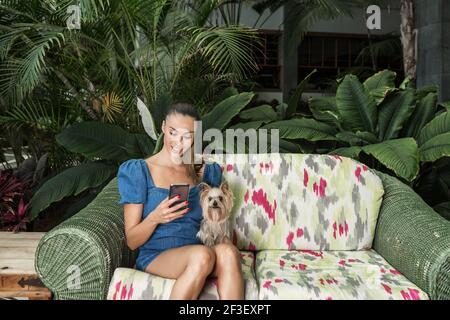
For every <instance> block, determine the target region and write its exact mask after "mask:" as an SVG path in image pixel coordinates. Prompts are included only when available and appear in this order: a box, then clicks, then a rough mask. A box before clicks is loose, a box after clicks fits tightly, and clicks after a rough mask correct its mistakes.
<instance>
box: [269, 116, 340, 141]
mask: <svg viewBox="0 0 450 320" xmlns="http://www.w3.org/2000/svg"><path fill="white" fill-rule="evenodd" d="M262 129H279V130H280V138H283V139H305V140H308V141H327V140H328V141H332V140H337V139H336V137H335V134H336V130H335V129H334V128H333V127H331V126H329V125H327V124H325V123H322V122H319V121H316V120H314V119H306V118H302V119H291V120H284V121H277V122H272V123H270V124H267V125H265V126H263V127H262Z"/></svg>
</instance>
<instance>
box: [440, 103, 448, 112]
mask: <svg viewBox="0 0 450 320" xmlns="http://www.w3.org/2000/svg"><path fill="white" fill-rule="evenodd" d="M440 105H441V106H443V107H444V108H445V109H447V111H450V101H445V102H441V103H440Z"/></svg>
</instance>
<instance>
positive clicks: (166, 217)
mask: <svg viewBox="0 0 450 320" xmlns="http://www.w3.org/2000/svg"><path fill="white" fill-rule="evenodd" d="M179 198H180V197H179V196H177V197H173V198H172V199H169V197H166V198H165V199H164V200H163V201H161V203H160V204H159V205H158V206H157V207H156V208H155V209H154V210H153V211H152V212H151V213H150V214H149V215H148V218H149V219H150V220H151V221H153V222H155V223H157V224H160V223H169V222H171V221H172V220H175V219H178V218H180V217H182V216H184V215H185V214H186V213H187V212H188V211H189V210H190V208H185V209H183V210H180V209H181V208H183V207H185V206H187V204H188V202H187V201H185V202H181V203H179V204H177V205H175V206H173V207H170V208H169V206H170V205H172V204H173V203H174V202H175V201H177V200H178V199H179ZM178 210H180V211H178Z"/></svg>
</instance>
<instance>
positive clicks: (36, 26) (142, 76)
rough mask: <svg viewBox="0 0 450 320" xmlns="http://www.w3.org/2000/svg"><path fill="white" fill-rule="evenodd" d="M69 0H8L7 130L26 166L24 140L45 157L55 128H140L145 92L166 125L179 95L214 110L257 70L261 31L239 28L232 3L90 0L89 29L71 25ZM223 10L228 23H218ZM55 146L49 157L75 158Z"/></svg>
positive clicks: (85, 8)
mask: <svg viewBox="0 0 450 320" xmlns="http://www.w3.org/2000/svg"><path fill="white" fill-rule="evenodd" d="M69 5H72V1H71V0H58V1H53V0H44V1H31V2H30V1H25V0H1V1H0V109H1V114H2V115H4V117H2V118H1V119H0V126H2V128H5V132H11V134H10V135H6V134H5V138H7V139H8V142H9V143H10V144H11V145H12V146H13V151H14V153H15V155H16V157H17V163H20V162H21V161H23V156H22V149H23V147H24V146H28V147H30V148H31V147H32V146H36V148H35V149H37V150H31V151H30V152H31V154H32V155H33V156H35V157H36V158H39V157H40V156H42V154H44V153H47V152H49V151H51V150H49V148H50V147H51V145H48V144H45V145H42V143H41V141H45V142H47V141H49V139H50V140H52V139H51V138H53V141H50V142H53V146H55V144H54V135H55V134H56V133H55V131H56V132H60V131H61V130H63V129H64V128H65V127H67V126H68V125H70V124H72V123H74V122H78V121H82V120H87V119H88V120H99V121H103V122H109V123H116V124H118V125H119V126H121V127H123V128H126V129H127V130H132V131H134V132H140V131H141V130H142V126H141V123H140V121H139V116H138V113H137V112H136V103H137V101H138V100H137V99H138V97H139V98H140V100H141V101H142V102H143V103H144V105H145V106H146V108H148V109H150V111H151V112H152V114H153V115H154V120H155V127H156V129H155V130H156V131H158V130H159V127H160V120H161V117H162V114H163V113H164V110H165V108H166V107H167V105H168V104H169V103H170V101H172V100H188V101H191V102H193V103H195V104H196V105H199V106H200V107H201V108H203V109H205V110H208V109H209V108H210V107H211V106H212V105H214V103H213V100H214V99H215V98H216V96H218V95H220V93H221V92H222V90H223V89H225V88H226V87H228V86H229V85H230V83H238V82H239V81H240V80H241V79H244V78H245V77H246V75H247V74H248V73H251V72H253V71H254V70H255V69H256V64H255V62H254V60H253V57H252V43H254V42H255V41H254V40H255V39H256V38H255V37H256V33H255V30H253V29H249V28H243V27H239V26H236V25H233V24H232V23H233V21H234V20H233V19H229V18H227V15H228V13H227V10H221V8H222V6H226V5H227V4H225V3H223V2H222V1H216V0H200V1H182V2H181V1H169V0H153V1H142V0H133V1H119V0H98V1H91V0H82V1H79V2H78V5H79V6H80V8H81V12H82V16H81V18H82V19H81V28H80V29H79V30H77V29H69V28H67V26H66V22H67V21H68V19H69V15H70V12H68V11H67V9H68V7H69ZM217 12H218V13H219V14H221V15H222V17H223V18H224V19H223V20H224V21H226V22H228V23H225V24H223V25H221V26H213V24H212V23H211V20H212V19H213V17H215V16H216V14H217ZM250 40H251V41H250ZM6 129H7V130H9V131H6ZM30 130H32V131H33V133H32V134H29V133H30ZM42 136H45V138H46V139H42ZM31 138H35V139H33V140H31ZM16 140H17V141H16ZM54 151H55V157H54V158H55V161H52V159H53V153H52V152H51V153H50V154H51V156H50V161H49V162H50V163H55V164H58V163H66V161H62V160H63V159H62V158H64V157H69V155H68V154H65V153H64V152H63V151H62V150H60V149H58V150H54ZM56 151H59V152H61V153H56ZM33 152H34V153H37V154H34V153H33ZM69 162H70V161H69ZM54 169H58V167H55V168H54Z"/></svg>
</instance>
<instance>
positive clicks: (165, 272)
mask: <svg viewBox="0 0 450 320" xmlns="http://www.w3.org/2000/svg"><path fill="white" fill-rule="evenodd" d="M199 120H200V117H199V115H198V113H197V110H196V109H195V107H194V106H192V105H190V104H185V103H177V104H174V105H172V106H171V108H170V109H169V110H168V112H167V115H166V118H165V120H164V121H163V123H162V132H163V133H164V145H163V147H162V149H161V151H159V152H158V153H157V154H155V155H153V156H152V157H150V158H148V159H137V160H136V159H133V160H128V161H126V162H124V163H123V164H122V165H121V166H120V168H119V173H118V184H119V191H120V195H121V199H120V204H123V206H124V216H125V235H126V239H127V244H128V247H129V248H130V249H131V250H135V249H137V248H139V255H138V258H137V261H136V267H137V269H139V270H142V271H145V272H148V273H151V274H154V275H158V276H160V277H164V278H171V279H176V282H175V284H174V286H173V289H172V292H171V294H170V299H190V300H191V299H197V298H198V296H199V294H200V293H201V291H202V289H203V286H204V283H205V280H206V278H207V277H208V276H210V275H212V276H214V277H217V280H218V281H217V284H218V293H219V296H220V298H221V299H230V300H231V299H239V300H242V299H244V280H243V277H242V270H241V263H240V253H239V251H238V249H237V248H236V247H235V246H234V245H233V244H232V243H231V241H230V240H229V239H228V238H227V239H226V243H222V244H219V245H216V246H214V247H212V248H210V247H207V246H205V245H203V244H201V243H200V241H199V240H198V239H197V238H196V234H197V232H198V231H199V229H200V222H201V219H202V209H201V207H200V199H199V191H200V190H199V183H200V182H202V181H204V182H207V183H208V184H210V185H212V186H219V185H220V183H221V180H222V171H221V169H220V166H219V165H218V164H217V163H215V162H211V163H205V162H203V163H202V164H201V165H198V166H194V164H193V161H190V163H191V164H185V163H183V162H182V161H181V158H182V157H183V156H185V155H186V154H185V152H189V153H191V151H192V150H193V142H194V121H199ZM191 159H192V153H191ZM171 183H189V185H190V191H189V197H188V201H187V203H181V204H178V205H176V206H173V207H171V208H169V206H170V205H171V204H172V203H173V202H174V201H176V200H177V199H176V198H173V199H170V200H169V198H168V196H169V187H170V184H171Z"/></svg>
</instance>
